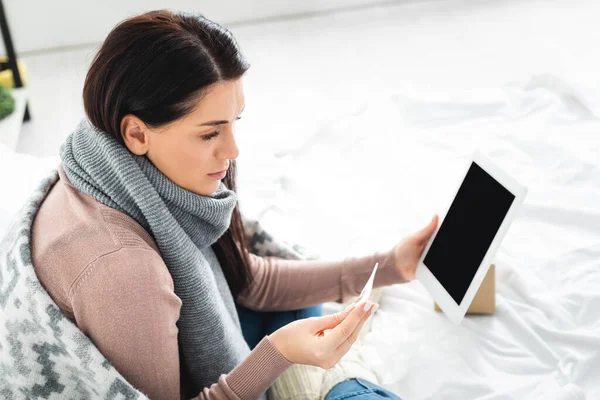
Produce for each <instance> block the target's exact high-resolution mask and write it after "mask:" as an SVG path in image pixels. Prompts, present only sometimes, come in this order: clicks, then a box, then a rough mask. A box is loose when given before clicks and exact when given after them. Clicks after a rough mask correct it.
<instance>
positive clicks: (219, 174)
mask: <svg viewBox="0 0 600 400" xmlns="http://www.w3.org/2000/svg"><path fill="white" fill-rule="evenodd" d="M226 174H227V170H226V169H224V170H223V171H221V172H216V173H214V174H208V176H210V177H211V178H213V179H216V180H218V181H219V180H221V179H223V178H225V175H226Z"/></svg>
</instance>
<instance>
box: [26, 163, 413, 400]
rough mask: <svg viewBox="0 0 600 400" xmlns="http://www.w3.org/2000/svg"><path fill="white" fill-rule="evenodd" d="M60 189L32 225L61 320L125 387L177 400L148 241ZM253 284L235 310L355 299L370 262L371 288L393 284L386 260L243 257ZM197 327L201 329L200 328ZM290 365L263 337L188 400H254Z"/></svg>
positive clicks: (169, 326)
mask: <svg viewBox="0 0 600 400" xmlns="http://www.w3.org/2000/svg"><path fill="white" fill-rule="evenodd" d="M59 175H60V179H59V181H58V182H57V183H56V184H55V186H54V187H53V188H52V190H51V191H50V193H49V194H48V197H47V198H46V199H45V200H44V202H43V204H42V206H41V208H40V210H39V212H38V214H37V216H36V218H35V221H34V225H33V230H32V257H33V265H34V268H35V271H36V273H37V275H38V277H39V279H40V281H41V282H42V284H43V285H44V287H45V288H46V290H47V291H48V293H49V294H50V296H51V297H52V299H53V300H54V301H55V302H56V304H57V305H58V306H59V307H60V308H61V309H62V311H63V312H64V313H65V314H66V315H67V316H68V317H69V318H70V319H71V320H72V321H73V322H74V323H75V324H77V326H78V327H79V328H80V329H81V330H82V331H83V332H84V333H85V334H86V335H87V336H89V337H90V339H91V340H92V341H93V342H94V344H95V345H96V346H97V347H98V349H99V350H100V351H101V352H102V353H103V354H104V356H105V357H106V358H107V359H108V360H109V361H110V362H111V363H112V364H113V365H114V366H115V368H116V369H117V370H118V371H119V372H120V373H121V374H122V375H123V376H124V377H125V379H127V380H128V381H129V382H130V383H131V384H132V385H134V386H135V387H137V388H138V389H139V390H141V391H142V392H144V393H145V394H146V395H148V396H149V397H150V398H156V399H179V379H180V375H179V352H178V345H177V333H178V329H177V325H176V323H177V320H178V318H179V312H180V309H181V300H180V299H179V297H177V295H176V294H175V292H174V286H173V280H172V278H171V275H170V273H169V271H168V269H167V266H166V265H165V263H164V261H163V260H162V258H161V256H160V253H159V251H158V248H157V246H156V244H155V242H154V240H153V239H152V237H151V235H150V234H149V233H148V232H147V231H146V230H144V229H143V228H142V227H141V226H140V225H139V224H138V223H137V222H136V221H135V220H133V219H132V218H130V217H128V216H127V215H125V214H123V213H121V212H119V211H116V210H114V209H112V208H109V207H107V206H105V205H103V204H101V203H99V202H98V201H96V200H95V199H93V198H92V197H90V196H88V195H86V194H83V193H81V192H79V191H78V190H77V189H76V188H75V187H74V186H72V185H71V183H70V182H69V181H68V179H67V178H66V176H65V173H64V171H63V170H62V168H60V167H59ZM250 261H251V263H250V269H251V273H252V274H253V276H254V283H253V284H252V285H251V286H250V287H249V288H248V289H247V290H246V291H245V292H244V293H243V294H242V295H240V296H238V298H237V299H236V301H237V302H238V303H239V304H242V305H244V306H245V307H248V308H250V309H254V310H263V311H267V310H293V309H299V308H304V307H308V306H312V305H315V304H320V303H323V302H327V301H337V302H342V301H346V300H348V299H349V298H350V297H352V296H356V295H357V294H358V293H359V292H360V290H361V289H362V286H363V285H364V284H365V283H366V281H367V280H368V278H369V275H370V273H371V271H372V269H373V265H374V264H375V262H379V263H380V264H379V270H378V273H377V275H376V278H375V284H374V286H375V287H379V286H384V285H391V284H395V283H401V282H402V277H401V276H400V275H399V273H398V272H397V271H396V269H395V268H394V262H393V255H392V253H391V252H389V253H374V254H372V255H370V256H367V257H361V258H346V259H345V260H343V261H297V260H283V259H278V258H274V257H265V258H263V257H258V256H255V255H253V254H252V255H250ZM202 323H206V321H202ZM290 365H291V363H290V362H289V361H288V360H286V359H285V357H283V355H282V354H281V353H280V352H279V351H278V350H277V349H276V348H275V346H273V344H272V343H271V341H270V340H269V338H268V336H265V337H264V338H263V340H262V341H261V342H260V343H259V344H258V346H256V348H255V349H254V350H253V351H252V352H251V353H250V355H249V356H248V357H247V358H246V359H245V360H244V361H243V362H242V363H240V364H239V365H238V366H237V367H236V368H235V369H234V370H233V371H223V374H222V375H221V377H220V378H219V381H218V382H215V383H214V384H213V385H212V386H211V387H209V388H204V389H203V390H202V391H201V392H200V393H199V394H198V397H197V399H204V400H207V399H236V400H237V399H254V398H257V397H258V396H260V394H261V393H263V392H265V391H266V390H267V389H268V387H269V386H270V385H271V384H272V383H273V382H274V381H275V379H277V377H278V376H279V375H280V374H281V373H282V372H283V371H285V370H286V369H287V368H288V367H289V366H290Z"/></svg>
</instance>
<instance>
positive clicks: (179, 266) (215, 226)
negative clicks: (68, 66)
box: [60, 119, 250, 395]
mask: <svg viewBox="0 0 600 400" xmlns="http://www.w3.org/2000/svg"><path fill="white" fill-rule="evenodd" d="M60 156H61V159H62V162H63V168H64V170H65V173H66V175H67V177H68V178H69V180H70V181H71V183H72V184H73V185H74V186H75V187H76V188H77V189H78V190H80V191H81V192H83V193H86V194H88V195H90V196H92V197H94V198H95V199H96V200H98V201H99V202H101V203H103V204H105V205H107V206H109V207H111V208H114V209H116V210H119V211H121V212H123V213H125V214H127V215H129V216H130V217H132V218H133V219H135V220H136V221H137V222H138V223H139V224H140V225H141V226H142V227H144V228H145V229H146V230H147V231H148V232H149V233H150V234H151V235H152V236H153V237H154V239H155V241H156V244H157V246H158V248H159V250H160V253H161V256H162V258H163V260H164V261H165V264H166V265H167V267H168V269H169V272H170V273H171V275H172V277H173V282H174V286H175V294H177V296H179V298H180V299H181V301H182V306H181V313H180V318H179V321H178V323H177V326H178V328H179V350H180V351H179V352H180V357H181V358H180V365H181V378H182V390H183V391H185V392H188V393H189V392H190V390H191V393H195V394H197V393H198V392H199V391H200V390H201V389H202V388H204V387H209V386H210V385H211V384H213V383H215V382H217V381H218V378H219V375H220V374H223V373H228V372H229V371H231V370H232V369H233V368H234V367H235V366H236V365H238V364H239V363H240V362H241V361H242V360H243V359H244V358H246V356H247V355H248V353H249V352H250V349H249V347H248V345H247V344H246V342H245V340H244V338H243V336H242V332H241V328H240V322H239V318H238V315H237V311H236V308H235V304H234V300H233V296H232V294H231V291H230V290H229V287H228V285H227V281H226V279H225V276H224V275H223V272H222V270H221V266H220V265H219V262H218V260H217V258H216V256H215V254H214V252H213V251H212V249H211V247H210V246H211V245H212V244H213V243H215V242H216V241H217V240H218V239H219V237H221V236H222V235H223V234H224V233H225V232H226V231H227V229H228V228H229V224H230V221H231V215H232V212H233V209H234V207H235V205H236V202H237V196H236V194H235V192H233V191H232V190H229V189H228V188H227V187H226V186H225V185H224V184H223V183H222V182H221V184H220V185H219V188H218V189H217V191H216V192H215V193H213V194H211V195H209V196H201V195H197V194H194V193H192V192H190V191H188V190H185V189H183V188H181V187H180V186H178V185H176V184H175V183H174V182H172V181H171V180H170V179H169V178H167V177H166V176H165V175H164V174H162V173H161V172H160V171H159V170H158V169H157V168H156V167H155V166H154V164H152V162H150V160H148V159H147V158H146V157H145V156H137V155H134V154H132V153H130V152H129V151H128V150H127V149H126V148H125V146H123V145H122V144H120V143H119V142H117V141H116V140H115V139H114V138H113V137H112V136H111V135H109V134H108V133H105V132H102V131H99V130H98V129H96V128H95V127H94V126H93V125H92V124H91V123H90V122H89V121H88V120H87V119H84V120H83V121H82V122H81V123H80V124H79V125H78V126H77V129H76V130H75V132H73V133H72V134H71V135H70V136H69V137H68V138H67V139H66V141H65V143H64V144H63V145H62V147H61V151H60ZM183 391H182V395H184V393H183Z"/></svg>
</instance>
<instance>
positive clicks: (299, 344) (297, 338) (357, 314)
mask: <svg viewBox="0 0 600 400" xmlns="http://www.w3.org/2000/svg"><path fill="white" fill-rule="evenodd" d="M378 307H379V305H378V304H375V303H373V302H371V301H367V302H365V301H361V302H360V303H358V304H356V305H355V306H354V307H350V308H349V309H347V310H345V311H342V312H340V313H337V314H332V315H326V316H323V317H311V318H306V319H301V320H298V321H294V322H292V323H290V324H288V325H286V326H284V327H282V328H280V329H278V330H277V331H275V332H273V333H272V334H271V335H269V339H270V340H271V343H273V345H274V346H275V347H276V348H277V349H278V350H279V351H280V352H281V354H282V355H283V356H284V357H285V358H286V359H287V360H288V361H289V362H291V363H295V364H306V365H315V366H317V367H321V368H324V369H329V368H331V367H333V366H334V365H335V364H337V362H338V361H339V360H340V358H342V356H344V354H346V353H347V352H348V350H350V347H352V344H354V342H355V341H356V339H357V338H358V335H359V333H360V330H361V328H362V327H363V325H364V324H365V321H366V320H367V318H369V317H370V316H371V315H372V314H373V312H375V311H377V308H378ZM365 309H366V310H365Z"/></svg>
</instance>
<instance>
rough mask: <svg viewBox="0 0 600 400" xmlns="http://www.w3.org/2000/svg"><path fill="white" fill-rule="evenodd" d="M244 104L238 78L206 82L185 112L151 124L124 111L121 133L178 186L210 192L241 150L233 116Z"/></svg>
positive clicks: (131, 146)
mask: <svg viewBox="0 0 600 400" xmlns="http://www.w3.org/2000/svg"><path fill="white" fill-rule="evenodd" d="M243 108H244V93H243V87H242V79H241V78H239V79H236V80H234V81H222V82H218V83H216V84H214V85H212V86H210V87H209V88H208V90H207V91H206V92H205V95H204V96H203V97H202V99H201V100H200V101H199V102H198V104H197V106H196V107H195V109H194V110H193V111H192V112H191V113H189V114H188V115H186V116H185V117H183V118H181V119H178V120H176V121H174V122H172V123H170V124H168V125H167V126H164V127H160V128H158V129H151V128H149V127H147V126H146V125H145V124H144V123H143V122H142V121H141V120H139V119H138V118H137V117H135V116H132V115H131V116H129V115H128V116H125V117H124V118H123V120H122V122H121V132H122V133H123V138H124V140H125V144H126V145H127V147H128V148H129V150H131V151H132V152H133V153H135V154H139V155H141V154H145V155H146V156H147V157H148V159H150V161H152V163H153V164H154V165H155V166H156V167H157V168H158V169H159V170H160V171H161V172H162V173H163V174H165V175H166V176H167V177H168V178H169V179H171V180H172V181H173V182H175V183H176V184H177V185H179V186H181V187H182V188H184V189H187V190H189V191H191V192H194V193H196V194H200V195H209V194H211V193H214V192H215V191H216V190H217V188H218V187H219V183H220V181H221V180H222V179H223V177H224V175H225V172H226V170H227V169H228V167H229V164H230V162H231V160H235V159H236V158H237V156H238V154H239V150H238V147H237V144H236V141H235V137H234V136H235V135H234V134H235V121H236V119H238V117H239V116H240V114H241V112H242V110H243ZM128 117H129V118H130V121H127V118H128ZM136 126H137V128H136ZM138 129H139V131H138ZM140 153H141V154H140ZM220 171H224V172H222V173H221V174H219V173H218V172H220ZM215 173H217V174H215Z"/></svg>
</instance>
